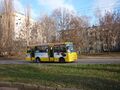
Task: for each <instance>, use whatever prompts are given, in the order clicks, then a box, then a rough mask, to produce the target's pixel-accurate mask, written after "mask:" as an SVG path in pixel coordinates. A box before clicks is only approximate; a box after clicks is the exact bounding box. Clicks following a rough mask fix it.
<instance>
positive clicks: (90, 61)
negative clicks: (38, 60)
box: [0, 58, 120, 64]
mask: <svg viewBox="0 0 120 90" xmlns="http://www.w3.org/2000/svg"><path fill="white" fill-rule="evenodd" d="M77 63H79V64H120V59H119V58H118V59H79V60H77V61H76V62H75V63H68V64H77ZM0 64H32V63H31V62H28V61H25V60H0ZM42 64H45V63H42ZM47 64H48V63H47ZM50 64H52V63H50Z"/></svg>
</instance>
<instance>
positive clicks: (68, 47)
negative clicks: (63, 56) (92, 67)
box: [66, 44, 74, 52]
mask: <svg viewBox="0 0 120 90" xmlns="http://www.w3.org/2000/svg"><path fill="white" fill-rule="evenodd" d="M66 47H67V51H68V52H74V48H73V44H68V45H67V46H66Z"/></svg>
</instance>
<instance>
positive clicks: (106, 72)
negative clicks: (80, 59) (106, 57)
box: [0, 64, 120, 90]
mask: <svg viewBox="0 0 120 90" xmlns="http://www.w3.org/2000/svg"><path fill="white" fill-rule="evenodd" d="M0 81H6V82H20V83H29V84H36V85H45V86H51V87H59V88H66V87H67V88H78V89H84V90H120V65H81V64H75V65H72V64H71V65H67V64H31V65H0Z"/></svg>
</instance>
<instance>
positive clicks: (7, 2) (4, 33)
mask: <svg viewBox="0 0 120 90" xmlns="http://www.w3.org/2000/svg"><path fill="white" fill-rule="evenodd" d="M13 11H14V6H13V0H3V2H2V9H1V12H2V13H1V17H2V19H1V22H2V23H1V32H0V33H1V38H0V46H1V49H0V51H1V52H2V51H7V52H11V51H12V49H13V47H14V46H13V30H14V17H13Z"/></svg>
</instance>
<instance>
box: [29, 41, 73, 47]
mask: <svg viewBox="0 0 120 90" xmlns="http://www.w3.org/2000/svg"><path fill="white" fill-rule="evenodd" d="M62 44H72V42H60V43H43V44H34V45H29V46H28V47H35V46H54V45H62Z"/></svg>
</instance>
